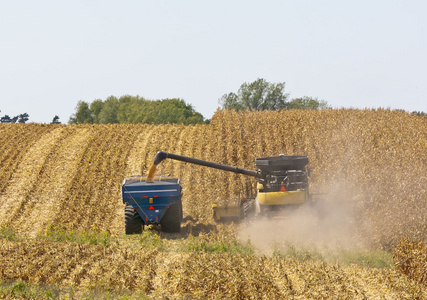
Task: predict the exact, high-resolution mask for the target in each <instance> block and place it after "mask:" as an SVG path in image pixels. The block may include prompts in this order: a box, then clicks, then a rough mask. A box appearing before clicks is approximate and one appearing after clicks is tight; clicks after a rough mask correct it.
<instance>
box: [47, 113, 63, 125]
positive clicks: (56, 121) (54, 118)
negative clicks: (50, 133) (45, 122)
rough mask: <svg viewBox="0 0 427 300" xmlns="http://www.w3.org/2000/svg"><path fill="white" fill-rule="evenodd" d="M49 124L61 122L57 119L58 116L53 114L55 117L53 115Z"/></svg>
mask: <svg viewBox="0 0 427 300" xmlns="http://www.w3.org/2000/svg"><path fill="white" fill-rule="evenodd" d="M50 124H61V122H60V121H59V116H58V115H55V117H53V119H52V122H51V123H50Z"/></svg>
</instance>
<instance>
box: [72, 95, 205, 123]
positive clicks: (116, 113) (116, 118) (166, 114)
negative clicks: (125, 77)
mask: <svg viewBox="0 0 427 300" xmlns="http://www.w3.org/2000/svg"><path fill="white" fill-rule="evenodd" d="M92 122H93V123H97V124H99V123H102V124H107V123H148V124H167V123H171V124H186V125H188V124H200V123H203V122H204V118H203V116H202V114H200V113H198V112H196V111H195V110H194V108H193V106H192V105H191V104H187V103H185V101H184V100H182V99H179V98H173V99H163V100H146V99H144V98H142V97H139V96H130V95H124V96H121V97H120V98H119V99H117V98H116V97H114V96H110V97H108V98H107V99H106V100H105V101H102V100H99V99H97V100H95V101H94V102H92V103H91V104H90V105H89V104H88V103H86V102H84V101H80V102H79V103H78V105H77V107H76V113H75V114H74V115H73V116H72V117H71V118H70V123H75V124H78V123H92Z"/></svg>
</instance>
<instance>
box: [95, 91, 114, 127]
mask: <svg viewBox="0 0 427 300" xmlns="http://www.w3.org/2000/svg"><path fill="white" fill-rule="evenodd" d="M118 108H119V100H118V99H117V98H116V97H114V96H110V97H108V98H107V100H105V102H104V105H103V106H102V110H101V112H100V113H99V123H100V124H110V123H118V122H119V121H118V120H117V112H118Z"/></svg>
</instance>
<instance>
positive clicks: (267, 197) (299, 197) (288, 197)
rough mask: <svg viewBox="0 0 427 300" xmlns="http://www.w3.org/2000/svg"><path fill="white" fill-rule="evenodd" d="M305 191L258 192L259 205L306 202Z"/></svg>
mask: <svg viewBox="0 0 427 300" xmlns="http://www.w3.org/2000/svg"><path fill="white" fill-rule="evenodd" d="M306 198H307V197H306V191H286V192H267V193H262V192H258V197H257V199H258V203H259V204H260V205H286V204H301V203H304V202H306Z"/></svg>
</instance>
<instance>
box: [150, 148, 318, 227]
mask: <svg viewBox="0 0 427 300" xmlns="http://www.w3.org/2000/svg"><path fill="white" fill-rule="evenodd" d="M166 158H169V159H174V160H179V161H183V162H187V163H191V164H196V165H201V166H206V167H210V168H215V169H220V170H224V171H229V172H234V173H239V174H243V175H247V176H252V177H255V178H256V179H257V181H258V182H257V193H256V196H252V197H248V196H247V197H245V198H242V199H240V201H239V204H238V205H227V206H217V205H213V215H214V219H215V220H216V221H226V220H239V219H243V218H245V217H247V216H249V215H251V214H253V213H254V214H256V215H268V214H269V213H270V212H273V211H277V210H280V209H282V208H284V207H292V206H297V205H301V204H304V203H311V202H313V201H314V200H315V195H310V193H309V186H308V176H309V170H308V168H307V165H308V157H307V156H285V155H282V154H281V155H279V156H274V157H265V158H258V159H256V160H255V166H256V167H257V168H258V171H251V170H246V169H241V168H237V167H232V166H227V165H223V164H218V163H214V162H209V161H205V160H200V159H196V158H192V157H187V156H182V155H177V154H173V153H167V152H163V151H159V152H157V154H156V156H155V157H154V163H153V165H152V166H151V168H150V170H149V172H148V175H147V180H148V181H149V180H150V179H151V178H154V173H155V170H156V166H157V165H158V164H159V163H161V162H162V161H163V160H165V159H166Z"/></svg>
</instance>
